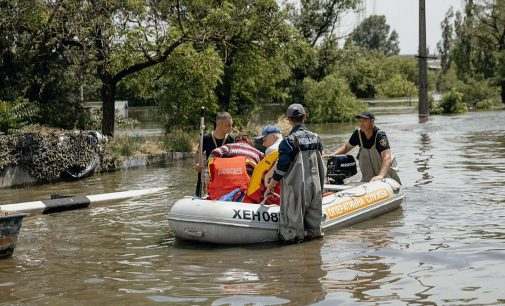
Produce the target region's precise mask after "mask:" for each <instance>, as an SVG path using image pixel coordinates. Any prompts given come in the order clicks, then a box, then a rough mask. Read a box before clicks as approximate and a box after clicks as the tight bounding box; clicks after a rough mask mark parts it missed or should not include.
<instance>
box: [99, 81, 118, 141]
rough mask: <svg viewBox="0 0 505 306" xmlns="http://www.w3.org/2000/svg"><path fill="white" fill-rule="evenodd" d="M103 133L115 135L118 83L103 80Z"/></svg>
mask: <svg viewBox="0 0 505 306" xmlns="http://www.w3.org/2000/svg"><path fill="white" fill-rule="evenodd" d="M101 95H102V103H103V106H102V111H103V112H102V133H103V134H104V135H107V136H111V137H113V136H114V115H115V107H114V100H115V98H116V83H114V82H103V83H102V89H101Z"/></svg>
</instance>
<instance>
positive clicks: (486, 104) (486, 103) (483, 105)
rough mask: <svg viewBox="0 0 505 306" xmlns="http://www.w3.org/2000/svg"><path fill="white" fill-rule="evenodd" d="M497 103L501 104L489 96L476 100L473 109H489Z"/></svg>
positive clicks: (497, 104)
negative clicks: (488, 97)
mask: <svg viewBox="0 0 505 306" xmlns="http://www.w3.org/2000/svg"><path fill="white" fill-rule="evenodd" d="M499 105H501V103H500V101H499V100H498V99H494V98H490V99H485V100H482V101H479V102H477V103H476V104H475V109H476V110H480V111H484V110H491V109H493V108H495V107H496V106H499Z"/></svg>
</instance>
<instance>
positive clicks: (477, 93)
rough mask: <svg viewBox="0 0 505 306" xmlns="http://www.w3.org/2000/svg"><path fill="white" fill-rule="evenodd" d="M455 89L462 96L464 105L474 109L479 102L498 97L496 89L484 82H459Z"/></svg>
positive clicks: (472, 80) (471, 80) (470, 80)
mask: <svg viewBox="0 0 505 306" xmlns="http://www.w3.org/2000/svg"><path fill="white" fill-rule="evenodd" d="M456 89H457V90H458V91H459V92H461V93H462V94H463V102H464V103H466V104H468V105H471V106H475V107H476V104H477V103H479V102H480V101H484V100H486V99H490V98H495V97H496V96H497V95H498V91H497V87H495V86H492V85H491V84H489V82H488V81H486V80H475V79H469V80H467V81H466V82H465V83H462V82H460V83H459V84H458V86H457V87H456Z"/></svg>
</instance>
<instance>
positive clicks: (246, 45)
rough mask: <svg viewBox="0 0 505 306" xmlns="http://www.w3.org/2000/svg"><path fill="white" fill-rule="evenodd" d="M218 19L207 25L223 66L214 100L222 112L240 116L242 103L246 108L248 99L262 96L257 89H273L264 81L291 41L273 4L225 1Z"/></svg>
mask: <svg viewBox="0 0 505 306" xmlns="http://www.w3.org/2000/svg"><path fill="white" fill-rule="evenodd" d="M218 17H219V18H216V19H215V20H214V22H213V23H209V25H210V26H212V27H214V31H215V32H216V36H215V38H214V39H213V44H214V45H215V46H216V49H217V51H218V53H219V55H220V56H221V59H222V62H223V75H222V77H221V82H220V83H219V84H218V86H217V87H216V90H215V92H216V96H217V97H218V101H219V106H220V108H221V109H222V110H230V108H234V109H235V111H239V112H243V111H244V109H243V107H242V106H241V104H242V103H243V102H244V103H245V104H247V100H248V99H249V100H250V99H256V98H257V95H258V94H261V93H265V92H264V91H263V90H261V89H262V88H260V87H264V86H266V83H267V82H269V83H270V85H272V82H270V81H271V79H268V78H265V77H267V75H269V76H272V73H271V71H270V70H272V69H271V67H270V65H276V64H278V61H277V60H278V59H279V58H280V57H279V56H281V55H282V52H283V48H284V47H285V46H286V45H287V44H288V43H289V40H290V39H291V34H290V31H289V25H288V24H287V23H286V20H285V19H286V18H285V14H284V13H283V12H282V10H281V9H280V7H279V5H278V4H277V2H276V1H275V0H254V1H253V0H247V1H244V0H233V1H225V2H224V3H223V4H222V5H220V6H219V14H218ZM254 65H258V66H256V67H255V66H254ZM259 66H261V67H262V68H263V69H267V71H265V74H263V73H262V72H263V71H264V70H263V69H257V67H259ZM272 68H275V67H272ZM276 79H277V78H276ZM253 83H254V85H258V86H257V87H256V88H257V89H255V90H254V89H253V87H251V86H247V89H246V87H244V85H245V84H253ZM267 87H270V89H271V86H267ZM270 89H268V90H269V91H270ZM243 90H247V92H243ZM251 90H252V91H255V93H253V92H251ZM246 109H247V107H246Z"/></svg>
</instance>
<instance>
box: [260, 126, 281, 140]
mask: <svg viewBox="0 0 505 306" xmlns="http://www.w3.org/2000/svg"><path fill="white" fill-rule="evenodd" d="M280 133H281V129H279V128H278V127H277V126H275V125H267V126H265V127H264V128H263V129H262V130H261V135H260V136H258V137H256V139H263V138H264V137H265V136H267V135H270V134H280Z"/></svg>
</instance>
